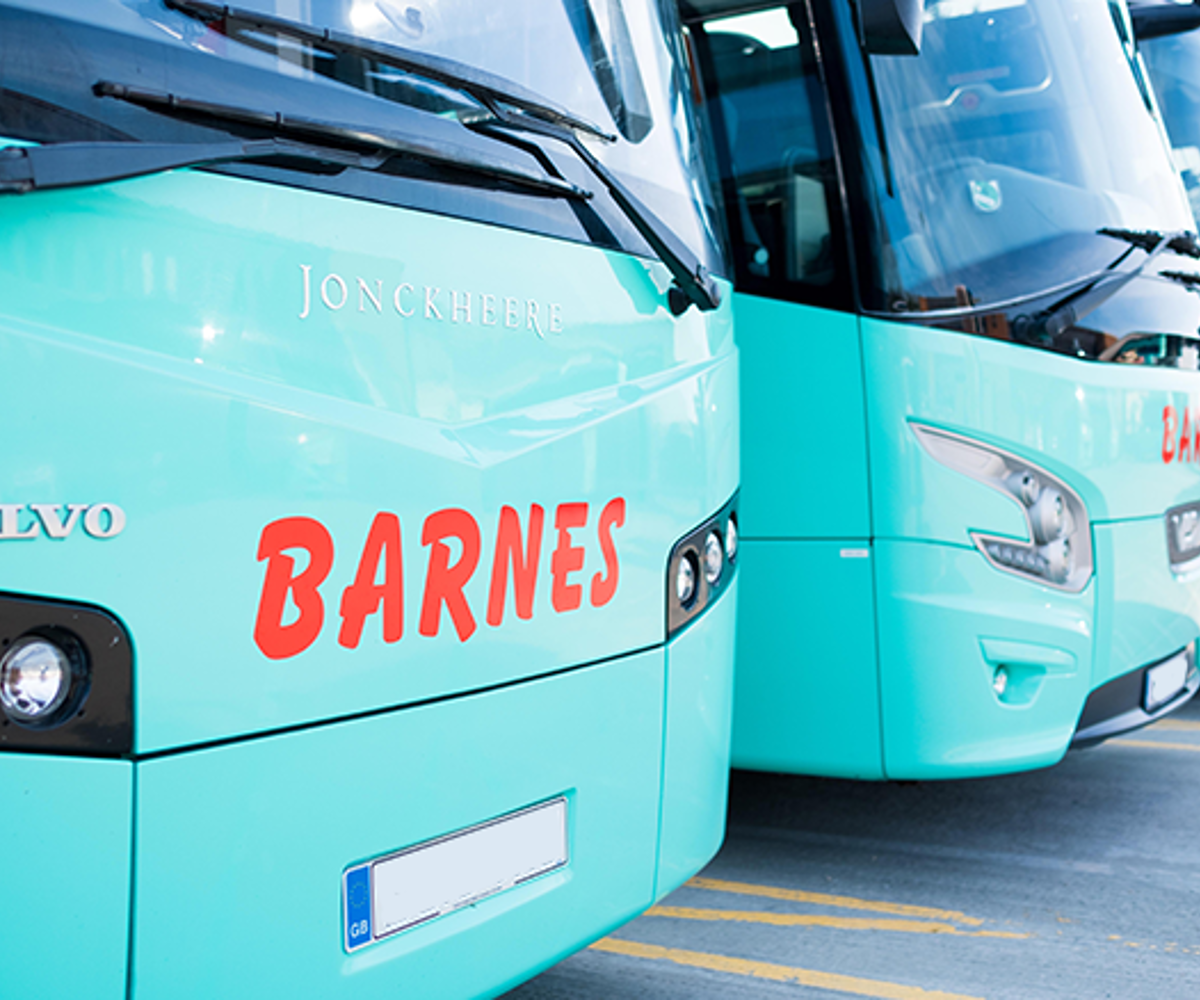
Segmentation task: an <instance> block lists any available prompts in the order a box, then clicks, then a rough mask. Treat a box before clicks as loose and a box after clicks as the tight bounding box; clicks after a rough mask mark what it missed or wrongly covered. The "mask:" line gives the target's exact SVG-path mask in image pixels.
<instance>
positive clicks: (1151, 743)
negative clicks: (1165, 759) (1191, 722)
mask: <svg viewBox="0 0 1200 1000" xmlns="http://www.w3.org/2000/svg"><path fill="white" fill-rule="evenodd" d="M1108 742H1109V743H1112V744H1114V745H1115V746H1119V747H1153V748H1154V749H1156V750H1191V751H1192V752H1193V753H1200V743H1168V742H1166V740H1109V741H1108Z"/></svg>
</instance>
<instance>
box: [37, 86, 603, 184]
mask: <svg viewBox="0 0 1200 1000" xmlns="http://www.w3.org/2000/svg"><path fill="white" fill-rule="evenodd" d="M94 90H95V91H96V93H97V94H98V95H100V96H102V97H112V98H116V99H118V100H122V101H128V102H130V103H131V104H137V105H139V106H141V107H145V108H149V109H151V110H154V111H161V112H163V113H166V114H175V115H179V116H184V117H187V116H192V117H199V118H212V119H214V120H216V121H219V122H221V123H223V124H237V125H248V126H252V127H254V128H261V129H264V130H266V131H270V132H276V133H282V134H283V135H284V136H286V134H287V133H291V134H293V135H295V136H297V137H302V139H303V140H305V141H288V140H287V139H286V138H274V139H268V140H259V141H257V145H256V142H255V141H251V142H243V143H237V142H235V143H233V144H224V143H217V144H213V145H216V146H226V145H232V146H236V147H239V148H242V147H246V148H250V149H256V148H260V147H261V148H267V147H265V146H262V143H263V142H266V143H276V144H277V151H276V152H272V151H271V150H270V149H267V151H266V152H261V153H255V152H251V153H247V154H240V155H234V156H223V157H221V161H224V162H229V161H230V160H250V159H258V158H261V157H263V156H275V155H279V156H288V157H293V158H299V159H308V160H317V161H321V162H325V163H332V164H334V165H342V166H346V167H358V168H360V169H364V170H378V169H379V168H380V167H382V166H384V165H385V164H386V163H388V162H389V161H390V160H391V159H392V158H393V157H397V156H403V157H409V158H412V159H415V160H421V161H423V162H426V163H432V164H436V165H439V166H447V167H452V168H454V169H456V170H463V171H466V172H468V173H473V174H476V175H479V176H483V177H488V178H490V179H492V180H496V181H502V182H504V183H508V184H512V185H514V186H516V187H519V188H522V189H524V190H526V191H531V192H533V193H536V194H541V195H548V196H551V197H556V198H578V199H581V200H582V199H588V198H590V197H591V196H592V195H591V192H590V191H586V190H584V189H583V188H580V187H577V186H576V185H574V184H571V183H570V182H568V181H564V180H561V179H560V178H558V177H553V176H551V175H549V174H544V175H543V174H535V173H532V172H529V171H525V170H522V169H520V168H519V167H517V166H514V165H513V164H511V163H505V162H504V161H502V160H497V159H494V158H492V157H488V156H484V155H482V154H480V153H478V152H476V151H474V150H470V149H467V148H466V147H463V146H458V145H456V144H454V143H448V142H444V141H441V140H438V139H432V138H426V139H419V140H418V139H412V138H409V137H408V136H404V135H399V134H397V133H394V132H389V131H385V130H381V129H375V128H356V127H353V126H349V125H341V124H338V123H336V122H328V121H322V120H320V119H316V118H305V117H301V116H295V115H285V114H282V113H280V112H277V111H264V110H262V109H259V108H245V107H239V106H237V105H233V104H218V103H215V102H213V101H201V100H195V99H192V98H188V97H180V96H179V95H177V94H169V93H164V92H161V91H154V90H143V89H139V88H135V87H127V86H125V85H124V84H120V83H113V82H111V81H108V80H101V81H100V82H99V83H97V84H96V85H95V87H94ZM312 140H315V141H316V142H318V143H319V144H320V145H315V144H313V142H312ZM67 145H68V144H60V145H50V146H41V147H32V148H36V149H38V150H40V152H41V153H42V154H43V155H44V156H51V157H52V156H58V157H60V158H61V159H62V160H63V162H64V163H65V162H66V159H67V155H68V154H66V153H65V152H64V153H59V154H55V153H54V152H53V151H54V150H62V149H65V147H66V146H67ZM69 145H72V146H75V145H79V146H92V145H95V144H91V143H79V144H75V143H72V144H69ZM104 145H105V146H111V147H112V153H113V156H112V159H111V165H112V168H113V169H120V163H119V160H120V153H121V152H124V153H125V154H126V155H127V156H128V157H129V158H130V162H129V165H128V166H127V167H126V168H125V170H126V172H124V173H120V174H118V175H117V176H114V177H111V178H107V179H109V180H118V179H121V178H122V177H136V176H139V175H142V174H147V173H156V172H159V171H161V170H170V169H173V168H174V167H175V166H202V165H205V164H208V163H216V162H218V161H217V160H213V159H211V158H206V154H204V153H203V152H202V151H201V147H202V146H207V145H209V144H199V143H197V144H192V143H180V144H178V145H177V146H176V147H175V148H176V149H177V150H178V154H177V155H180V156H186V150H188V149H195V150H196V153H197V155H198V156H200V157H201V159H198V160H190V161H188V162H185V163H179V164H169V163H168V165H165V166H161V167H154V166H153V165H152V164H153V163H154V162H155V161H154V154H153V153H150V152H147V153H146V156H145V159H146V162H147V165H148V166H147V168H146V169H138V168H137V156H138V154H136V153H134V152H133V151H134V150H137V149H139V148H141V149H149V148H150V147H152V146H154V144H151V143H129V142H126V143H106V144H104ZM346 147H350V148H346ZM354 147H358V148H359V149H362V148H366V149H367V150H369V151H370V153H369V155H364V154H363V153H360V152H357V151H355V149H354ZM160 148H163V149H166V148H167V147H160ZM166 155H167V158H168V159H169V156H170V155H171V154H169V153H168V154H166ZM83 176H86V173H85V174H84V175H83ZM104 180H105V178H104V177H100V178H98V179H97V180H94V181H87V180H80V181H75V183H76V184H80V183H103V182H104ZM55 186H60V187H61V186H63V185H61V184H60V185H55Z"/></svg>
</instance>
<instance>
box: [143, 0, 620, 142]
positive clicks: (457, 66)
mask: <svg viewBox="0 0 1200 1000" xmlns="http://www.w3.org/2000/svg"><path fill="white" fill-rule="evenodd" d="M165 2H166V5H167V6H168V7H170V8H171V9H172V10H177V11H179V12H180V13H181V14H186V15H187V16H188V17H194V18H195V19H196V20H198V21H203V22H204V23H205V24H211V23H213V22H216V21H226V20H229V21H238V22H241V23H242V24H246V25H248V26H250V27H251V28H258V29H261V30H263V31H267V32H270V33H273V34H276V35H283V36H286V37H288V38H293V39H295V40H296V41H298V42H303V43H305V44H307V45H312V46H313V47H314V48H320V49H325V50H326V51H328V52H333V53H335V54H336V53H341V54H343V55H350V56H359V57H361V58H363V59H369V60H372V61H373V62H377V63H379V64H380V65H382V66H390V67H392V68H393V69H398V70H402V71H404V72H408V73H413V74H415V75H417V76H421V77H424V78H425V79H427V80H436V81H437V82H438V83H444V84H446V85H448V86H451V87H454V88H455V89H457V90H461V91H462V92H463V93H465V94H470V95H471V96H472V97H474V98H475V99H476V100H478V101H480V102H481V103H489V102H492V101H502V102H504V103H505V104H509V105H512V106H513V107H514V108H520V109H521V110H522V111H524V112H526V113H527V114H530V115H534V116H536V117H538V118H540V119H542V120H544V121H548V122H554V123H555V124H558V125H562V126H563V127H565V128H572V129H578V130H579V131H581V132H587V133H589V134H590V135H594V136H596V137H597V138H600V139H604V140H606V141H608V142H615V141H616V137H615V136H613V135H610V134H608V133H607V132H605V131H603V130H602V129H601V128H599V127H598V126H597V125H594V124H592V123H591V122H589V121H587V120H586V119H584V118H580V117H579V116H578V115H575V114H572V113H571V112H570V111H567V110H566V109H564V108H560V107H558V106H557V105H555V104H554V103H552V102H551V101H548V100H546V98H544V97H542V96H541V95H540V94H535V93H534V92H533V91H532V90H528V89H526V88H525V87H522V86H521V85H520V84H518V83H514V82H513V81H512V80H507V79H505V78H504V77H502V76H499V75H497V74H495V73H488V72H486V71H485V70H481V69H477V68H476V67H474V66H469V65H467V64H466V63H460V62H458V61H457V60H454V59H446V58H443V57H441V56H431V55H427V54H426V53H424V52H414V51H412V50H411V49H405V48H402V47H400V46H398V45H389V44H387V43H384V42H373V41H370V40H368V39H363V38H358V37H356V36H355V35H349V34H346V33H344V32H340V31H333V30H331V29H329V28H313V27H311V26H309V25H307V24H304V23H303V22H301V21H291V20H288V19H286V18H281V17H272V16H271V15H269V14H262V13H259V12H258V11H254V10H248V9H246V8H244V7H229V6H226V5H225V4H220V3H207V2H204V0H165Z"/></svg>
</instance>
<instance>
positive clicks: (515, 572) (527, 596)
mask: <svg viewBox="0 0 1200 1000" xmlns="http://www.w3.org/2000/svg"><path fill="white" fill-rule="evenodd" d="M545 520H546V512H545V511H544V510H542V508H541V507H539V506H538V505H537V504H533V505H532V506H531V507H530V508H529V541H528V542H526V546H527V548H526V551H525V553H524V554H522V552H521V515H520V514H518V513H517V512H516V511H515V510H514V509H513V508H512V507H501V508H500V523H499V524H498V525H497V526H496V554H495V556H493V558H492V586H491V590H490V591H489V593H488V610H487V623H488V624H489V625H499V624H500V623H501V622H502V621H504V596H505V592H506V591H507V589H508V565H509V561H510V560H511V561H512V580H513V603H514V604H515V605H516V609H517V617H518V618H523V619H526V620H528V619H529V618H532V617H533V594H534V590H535V589H536V587H537V571H538V560H539V559H540V558H541V555H542V525H543V524H544V522H545Z"/></svg>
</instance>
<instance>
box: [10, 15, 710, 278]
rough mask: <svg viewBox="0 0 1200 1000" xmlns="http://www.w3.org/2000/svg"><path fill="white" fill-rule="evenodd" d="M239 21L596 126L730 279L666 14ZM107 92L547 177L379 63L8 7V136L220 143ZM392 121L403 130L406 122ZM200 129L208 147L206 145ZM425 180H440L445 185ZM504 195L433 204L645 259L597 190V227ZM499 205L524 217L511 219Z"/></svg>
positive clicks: (387, 192)
mask: <svg viewBox="0 0 1200 1000" xmlns="http://www.w3.org/2000/svg"><path fill="white" fill-rule="evenodd" d="M242 7H243V8H244V9H249V10H251V11H253V12H258V13H262V14H268V15H271V16H275V17H279V18H285V19H287V20H290V21H297V22H301V23H303V24H305V25H309V26H312V27H314V28H318V29H326V28H328V29H332V30H335V31H339V32H343V33H347V34H349V35H352V36H357V37H359V38H362V39H364V40H368V41H371V42H375V43H382V44H385V45H392V46H399V47H402V48H405V49H407V50H410V51H412V52H415V53H419V54H423V55H432V56H441V57H446V58H450V59H454V60H456V61H458V62H460V63H463V64H465V65H467V66H468V67H477V68H479V69H483V70H486V71H488V72H491V73H495V74H499V75H501V76H503V77H505V78H507V79H509V80H511V81H513V82H514V83H516V84H518V85H520V86H521V87H524V88H527V89H528V90H532V91H534V92H536V93H537V94H539V95H541V96H544V97H545V98H547V99H548V100H549V101H551V102H553V103H556V104H558V105H559V106H561V107H563V108H565V109H567V110H569V111H570V112H572V113H574V114H576V115H578V116H580V117H583V118H585V119H588V120H591V121H593V122H595V123H596V124H597V125H598V126H600V127H601V128H602V129H604V130H605V131H608V132H611V133H612V134H614V135H615V136H616V141H615V142H613V143H611V144H606V143H602V142H600V141H598V140H597V141H595V142H594V143H591V144H592V145H593V148H594V152H595V153H596V155H597V156H599V157H600V158H601V159H602V160H603V161H604V162H605V163H606V165H608V166H609V167H610V168H611V169H613V170H614V172H616V173H618V174H619V175H620V176H621V178H622V179H623V180H625V181H626V182H627V183H628V184H629V185H630V186H631V187H632V188H634V190H635V191H636V193H637V194H638V195H639V196H641V198H642V199H643V201H645V202H646V204H647V205H648V206H649V207H650V208H651V209H652V210H653V211H654V212H655V213H656V214H658V215H659V216H660V217H661V218H662V219H663V220H664V222H666V223H667V224H668V225H669V226H671V227H672V228H673V229H674V230H675V231H676V233H677V234H678V235H679V236H680V237H681V238H682V239H683V241H684V242H685V243H687V244H688V245H689V246H691V247H692V248H693V249H694V250H695V252H697V253H698V254H699V255H700V256H701V258H702V259H703V260H704V261H705V262H706V263H708V264H709V265H710V266H711V267H712V268H713V269H714V270H717V271H720V270H722V269H723V268H722V266H721V263H720V260H719V257H718V255H717V253H716V249H715V241H714V239H713V235H712V227H711V206H710V200H711V192H710V189H709V187H708V185H707V182H706V179H705V176H704V172H703V171H704V166H703V161H702V158H701V156H700V155H699V151H698V149H697V148H696V146H695V142H694V137H695V130H694V123H693V122H692V121H691V117H690V116H691V113H692V108H691V104H690V101H689V99H688V91H687V87H686V80H685V79H684V77H683V76H682V75H681V72H680V70H679V67H678V63H677V61H676V58H675V54H676V47H677V45H678V37H677V36H678V25H677V24H676V23H675V20H674V14H673V9H672V8H671V7H670V6H669V5H667V4H663V5H661V6H660V5H658V4H643V3H634V4H625V3H623V2H622V0H506V2H505V3H503V4H497V3H484V2H482V0H445V2H439V3H437V4H430V3H424V2H422V0H409V2H391V0H374V2H363V0H311V2H309V0H303V2H301V0H271V2H266V0H246V3H245V4H243V5H242ZM64 41H66V42H68V43H69V44H68V45H67V46H66V47H64ZM23 54H31V55H32V58H22V57H21V56H22V55H23ZM100 79H110V80H115V81H117V82H121V83H135V84H137V85H139V86H141V87H146V88H150V89H155V90H159V91H164V92H170V93H174V94H178V95H180V96H184V97H190V98H197V99H203V100H208V101H215V102H220V103H223V104H233V105H237V106H239V107H253V108H256V109H261V110H265V111H267V112H270V113H275V112H281V113H283V114H285V115H291V116H308V117H312V118H317V119H320V120H322V121H334V122H338V123H341V124H345V125H351V126H354V127H362V128H364V129H375V130H390V131H392V132H394V133H399V134H402V135H406V136H410V137H411V136H414V135H419V137H420V138H421V139H422V140H423V141H425V140H430V141H437V142H440V143H443V144H449V145H452V146H455V147H458V148H468V149H474V150H477V151H480V152H483V153H486V155H488V156H489V157H498V158H501V159H503V160H505V161H507V162H511V163H513V164H515V165H520V167H521V168H522V169H524V170H526V171H529V172H532V173H535V174H541V173H543V171H544V169H545V167H544V166H543V163H542V162H541V154H539V153H538V152H537V151H536V150H534V149H531V148H527V149H525V150H522V149H515V148H514V147H512V146H511V145H507V144H502V143H500V142H498V141H497V140H495V139H491V138H486V137H483V136H480V135H478V134H476V133H474V132H472V131H471V130H470V129H468V128H466V127H464V126H465V124H469V123H471V122H472V121H477V120H478V119H479V117H480V116H482V115H484V114H486V112H485V109H483V108H482V107H481V106H480V105H479V103H478V102H477V101H476V100H475V99H474V98H472V97H470V96H469V95H468V94H466V93H464V92H463V91H461V90H459V89H457V88H455V87H454V86H447V85H445V84H440V83H436V82H433V81H430V80H428V79H424V78H422V77H420V76H417V75H414V74H411V73H406V72H403V71H399V70H397V69H395V68H394V67H391V66H388V65H386V64H383V63H381V62H379V61H376V60H372V59H367V58H360V57H355V56H352V55H348V54H345V53H342V54H336V53H331V52H329V51H327V50H323V49H322V48H321V47H320V46H314V45H310V44H305V43H303V42H301V41H298V40H296V39H295V38H290V37H288V36H287V35H286V34H281V33H278V32H272V31H268V30H255V29H253V28H248V27H247V24H246V22H245V21H244V20H242V21H238V20H235V19H232V18H230V19H223V20H217V21H215V22H212V23H208V22H205V21H203V20H199V19H197V18H195V17H190V16H187V15H186V14H184V13H181V12H179V11H176V10H171V9H168V8H167V6H166V5H165V4H164V3H163V2H162V0H109V2H104V3H99V2H91V0H51V2H38V3H32V2H21V0H13V2H8V3H0V133H3V134H5V135H7V136H9V137H10V138H21V139H30V140H33V141H41V142H47V141H49V142H53V141H63V140H86V139H97V138H110V139H112V138H136V139H144V140H158V141H167V140H172V141H195V140H197V139H200V138H213V137H214V136H213V135H212V134H211V132H212V131H214V130H215V129H214V123H213V122H211V121H201V120H195V119H193V120H190V121H186V122H184V121H180V120H179V119H178V118H171V119H167V118H165V117H164V116H162V115H156V114H155V113H153V112H146V111H145V110H143V109H139V108H133V107H130V106H127V105H126V106H122V105H120V104H118V103H117V102H114V101H112V100H102V99H98V98H97V97H96V96H95V94H94V93H93V91H92V88H93V85H94V84H95V83H96V82H97V80H100ZM398 108H403V111H404V114H403V116H399V117H398V115H397V109H398ZM414 113H415V114H417V115H418V117H414ZM199 129H203V131H204V132H207V133H210V134H204V135H202V134H198V130H199ZM242 132H246V130H242ZM589 142H591V141H590V140H589ZM542 145H543V146H545V148H546V155H548V156H549V157H550V158H551V160H552V161H553V162H554V163H555V164H557V166H558V168H559V169H561V170H562V172H563V173H564V174H566V175H567V176H568V177H569V179H571V180H572V181H575V182H576V183H578V184H580V185H581V186H584V187H586V188H588V189H592V188H595V187H596V186H597V182H596V181H595V179H594V178H592V177H591V175H590V174H588V173H587V172H586V171H584V170H582V169H581V167H580V165H579V164H578V163H577V162H575V161H574V160H573V158H572V157H571V156H570V155H569V154H567V153H566V151H565V147H563V146H562V145H561V144H558V143H554V142H553V141H551V140H546V141H544V142H543V143H542ZM401 166H404V165H401ZM410 168H411V164H410V165H408V166H407V167H405V168H404V169H403V170H400V172H402V173H405V175H406V177H409V178H411V177H412V176H416V175H421V174H422V171H421V170H420V169H415V168H411V169H410ZM241 172H247V171H244V170H243V171H241ZM249 172H251V173H254V172H255V171H249ZM257 173H258V174H259V175H261V174H262V171H257ZM345 173H346V174H352V173H354V172H353V171H346V172H345ZM423 173H424V175H426V177H427V179H432V180H437V179H438V178H437V176H436V171H434V172H433V173H432V174H431V172H430V171H429V170H425V171H424V172H423ZM289 182H296V183H299V182H304V183H310V184H312V185H313V186H317V187H322V188H325V189H334V190H338V191H340V192H341V193H346V194H355V195H357V196H365V197H370V198H372V199H376V200H384V201H394V202H397V203H405V204H408V203H413V201H414V199H416V200H417V201H419V200H420V195H419V194H416V193H414V190H413V185H412V184H411V182H410V183H408V184H407V186H406V185H405V184H403V183H401V182H399V181H395V182H389V181H386V180H384V179H381V178H378V177H374V176H371V177H357V178H355V177H342V178H341V179H340V180H337V181H335V180H332V179H330V178H329V177H328V176H324V177H319V176H313V177H310V178H308V179H307V180H304V179H303V178H296V177H291V178H290V179H289ZM426 195H427V196H428V192H426ZM443 195H444V197H443ZM509 195H510V192H507V191H506V192H502V193H501V194H496V193H494V192H493V194H492V196H491V197H490V199H486V198H485V199H483V200H480V199H478V198H475V199H472V198H471V197H470V196H469V195H468V194H467V193H464V192H461V191H455V192H442V194H441V195H439V196H438V197H439V199H440V200H438V199H435V203H434V204H432V205H431V207H434V208H436V209H437V210H439V211H447V212H450V213H452V214H464V215H468V216H472V217H482V218H486V219H488V220H489V221H498V222H502V223H505V224H513V225H519V226H522V227H524V228H533V229H537V230H541V231H547V232H550V233H552V234H554V235H565V236H571V237H574V238H590V239H595V240H598V241H600V242H602V243H606V244H608V245H624V246H634V247H641V248H642V249H643V250H644V249H645V248H644V246H643V245H642V244H641V243H640V240H639V239H638V237H637V236H636V234H633V233H632V231H631V230H630V229H629V227H628V224H627V222H625V220H623V219H622V218H619V217H616V218H613V217H610V216H609V214H608V213H606V212H605V211H604V205H605V201H604V193H603V192H599V193H598V197H597V199H596V201H595V203H594V205H595V208H596V210H597V211H599V212H600V215H601V216H602V218H596V212H595V211H593V212H591V213H590V214H589V213H588V212H586V211H585V210H580V209H579V207H578V206H574V207H572V206H569V205H565V204H556V205H552V204H541V203H537V199H532V198H529V197H525V198H524V199H523V200H522V199H520V198H518V197H509ZM506 199H507V201H509V202H512V203H513V204H512V205H511V206H507V207H506ZM543 201H544V199H543ZM518 203H519V204H518ZM580 216H584V217H583V218H582V221H580V218H579V217H580Z"/></svg>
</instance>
